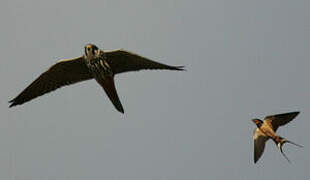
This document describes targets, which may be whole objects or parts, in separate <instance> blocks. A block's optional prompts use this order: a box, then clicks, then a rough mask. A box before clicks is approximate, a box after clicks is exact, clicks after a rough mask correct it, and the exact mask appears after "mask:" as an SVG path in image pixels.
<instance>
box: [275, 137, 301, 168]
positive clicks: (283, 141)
mask: <svg viewBox="0 0 310 180" xmlns="http://www.w3.org/2000/svg"><path fill="white" fill-rule="evenodd" d="M285 143H290V144H293V145H295V146H298V147H300V148H302V147H303V146H302V145H299V144H296V143H294V142H292V141H289V140H287V139H285V138H283V137H279V140H278V142H277V146H278V148H279V149H280V151H281V153H282V155H283V156H284V157H285V159H286V160H287V161H288V162H289V163H291V161H290V160H289V159H288V157H287V156H286V155H285V154H284V152H283V150H282V146H283V144H285Z"/></svg>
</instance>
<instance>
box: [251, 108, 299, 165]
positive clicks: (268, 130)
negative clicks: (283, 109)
mask: <svg viewBox="0 0 310 180" xmlns="http://www.w3.org/2000/svg"><path fill="white" fill-rule="evenodd" d="M298 114H299V112H290V113H284V114H276V115H271V116H266V117H265V118H264V121H262V120H260V119H253V120H252V121H253V122H254V123H255V124H256V126H257V128H256V129H255V130H254V135H253V139H254V163H256V162H257V161H258V159H259V158H260V157H261V155H262V154H263V152H264V148H265V144H266V141H267V140H269V139H272V140H273V141H274V142H275V143H276V145H277V146H278V148H279V150H280V152H281V153H282V154H283V156H284V157H285V158H286V159H287V160H288V162H290V160H289V159H288V158H287V156H286V155H285V154H284V152H283V150H282V146H283V144H284V143H291V144H294V145H296V146H298V147H302V146H301V145H298V144H296V143H294V142H292V141H289V140H287V139H285V138H283V137H280V136H278V135H277V134H276V131H277V129H278V128H279V127H280V126H283V125H285V124H287V123H289V122H290V121H292V120H293V119H294V118H295V117H296V116H297V115H298Z"/></svg>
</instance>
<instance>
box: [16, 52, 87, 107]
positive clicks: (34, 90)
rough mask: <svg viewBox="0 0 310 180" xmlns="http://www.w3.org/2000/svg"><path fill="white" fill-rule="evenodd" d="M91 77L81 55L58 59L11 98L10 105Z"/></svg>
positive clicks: (21, 102)
mask: <svg viewBox="0 0 310 180" xmlns="http://www.w3.org/2000/svg"><path fill="white" fill-rule="evenodd" d="M91 78H92V76H91V74H90V73H89V71H88V68H87V66H86V64H85V63H84V60H83V57H82V56H80V57H78V58H74V59H66V60H61V61H58V62H57V63H56V64H54V65H53V66H51V67H50V68H49V69H48V70H47V71H45V72H44V73H42V74H41V75H40V76H39V77H38V78H37V79H36V80H35V81H33V82H32V83H31V84H30V85H29V86H28V87H27V88H26V89H24V90H23V91H22V92H21V93H20V94H19V95H18V96H17V97H15V98H14V99H13V100H11V101H10V103H11V104H10V107H12V106H16V105H19V104H23V103H25V102H27V101H30V100H32V99H34V98H36V97H38V96H41V95H43V94H46V93H48V92H51V91H53V90H55V89H57V88H60V87H62V86H65V85H70V84H73V83H77V82H79V81H84V80H88V79H91Z"/></svg>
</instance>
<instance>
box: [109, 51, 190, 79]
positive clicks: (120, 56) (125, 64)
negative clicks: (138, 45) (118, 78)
mask: <svg viewBox="0 0 310 180" xmlns="http://www.w3.org/2000/svg"><path fill="white" fill-rule="evenodd" d="M104 53H105V55H106V57H107V62H108V64H109V65H110V66H111V68H112V70H113V73H114V74H118V73H122V72H128V71H138V70H142V69H166V70H178V71H182V70H184V69H183V68H184V66H169V65H166V64H162V63H158V62H155V61H152V60H150V59H147V58H145V57H142V56H140V55H137V54H134V53H132V52H129V51H125V50H121V49H120V50H113V51H105V52H104Z"/></svg>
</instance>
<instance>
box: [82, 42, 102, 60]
mask: <svg viewBox="0 0 310 180" xmlns="http://www.w3.org/2000/svg"><path fill="white" fill-rule="evenodd" d="M99 54H100V50H99V49H98V47H97V46H96V45H94V44H86V46H85V56H86V57H87V58H90V59H92V58H94V57H97V56H98V55H99Z"/></svg>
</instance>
